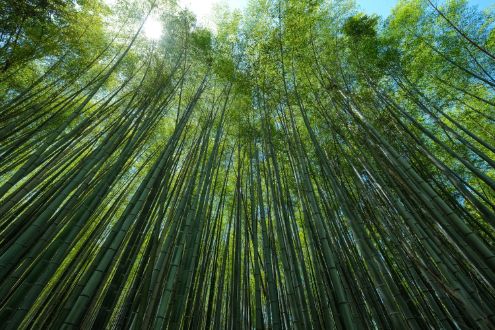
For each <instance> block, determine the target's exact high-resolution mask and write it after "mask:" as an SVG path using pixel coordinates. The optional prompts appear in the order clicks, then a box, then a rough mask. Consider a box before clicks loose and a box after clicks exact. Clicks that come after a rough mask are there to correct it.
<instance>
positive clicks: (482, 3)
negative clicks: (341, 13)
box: [234, 0, 494, 16]
mask: <svg viewBox="0 0 495 330" xmlns="http://www.w3.org/2000/svg"><path fill="white" fill-rule="evenodd" d="M234 2H239V0H237V1H234ZM356 3H357V4H358V5H359V6H360V7H361V9H362V10H363V11H364V12H366V13H369V14H378V15H381V16H388V14H390V11H391V9H392V8H393V7H394V5H395V4H396V3H397V1H396V0H356ZM468 3H469V4H472V5H477V6H479V8H486V7H488V6H489V5H492V4H494V0H469V1H468Z"/></svg>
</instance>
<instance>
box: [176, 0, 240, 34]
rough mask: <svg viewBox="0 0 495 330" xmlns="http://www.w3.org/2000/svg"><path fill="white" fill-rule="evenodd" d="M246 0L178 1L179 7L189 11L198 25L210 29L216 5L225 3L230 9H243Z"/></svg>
mask: <svg viewBox="0 0 495 330" xmlns="http://www.w3.org/2000/svg"><path fill="white" fill-rule="evenodd" d="M247 2H248V0H223V1H222V0H179V1H178V3H179V5H180V6H181V7H185V8H188V9H189V10H191V11H192V12H193V13H194V14H195V15H196V18H197V19H198V22H199V24H201V25H205V26H207V27H212V24H213V23H212V21H213V16H214V13H213V7H214V5H215V4H217V3H226V4H227V5H228V6H229V7H230V9H244V7H245V6H246V4H247Z"/></svg>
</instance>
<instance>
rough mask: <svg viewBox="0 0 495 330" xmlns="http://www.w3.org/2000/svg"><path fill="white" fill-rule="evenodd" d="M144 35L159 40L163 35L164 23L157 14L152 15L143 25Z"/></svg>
mask: <svg viewBox="0 0 495 330" xmlns="http://www.w3.org/2000/svg"><path fill="white" fill-rule="evenodd" d="M143 31H144V35H145V36H146V38H148V39H150V40H158V39H160V38H161V36H162V33H163V31H162V23H160V20H159V19H158V17H156V16H150V17H148V19H147V20H146V22H145V23H144V26H143Z"/></svg>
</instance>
